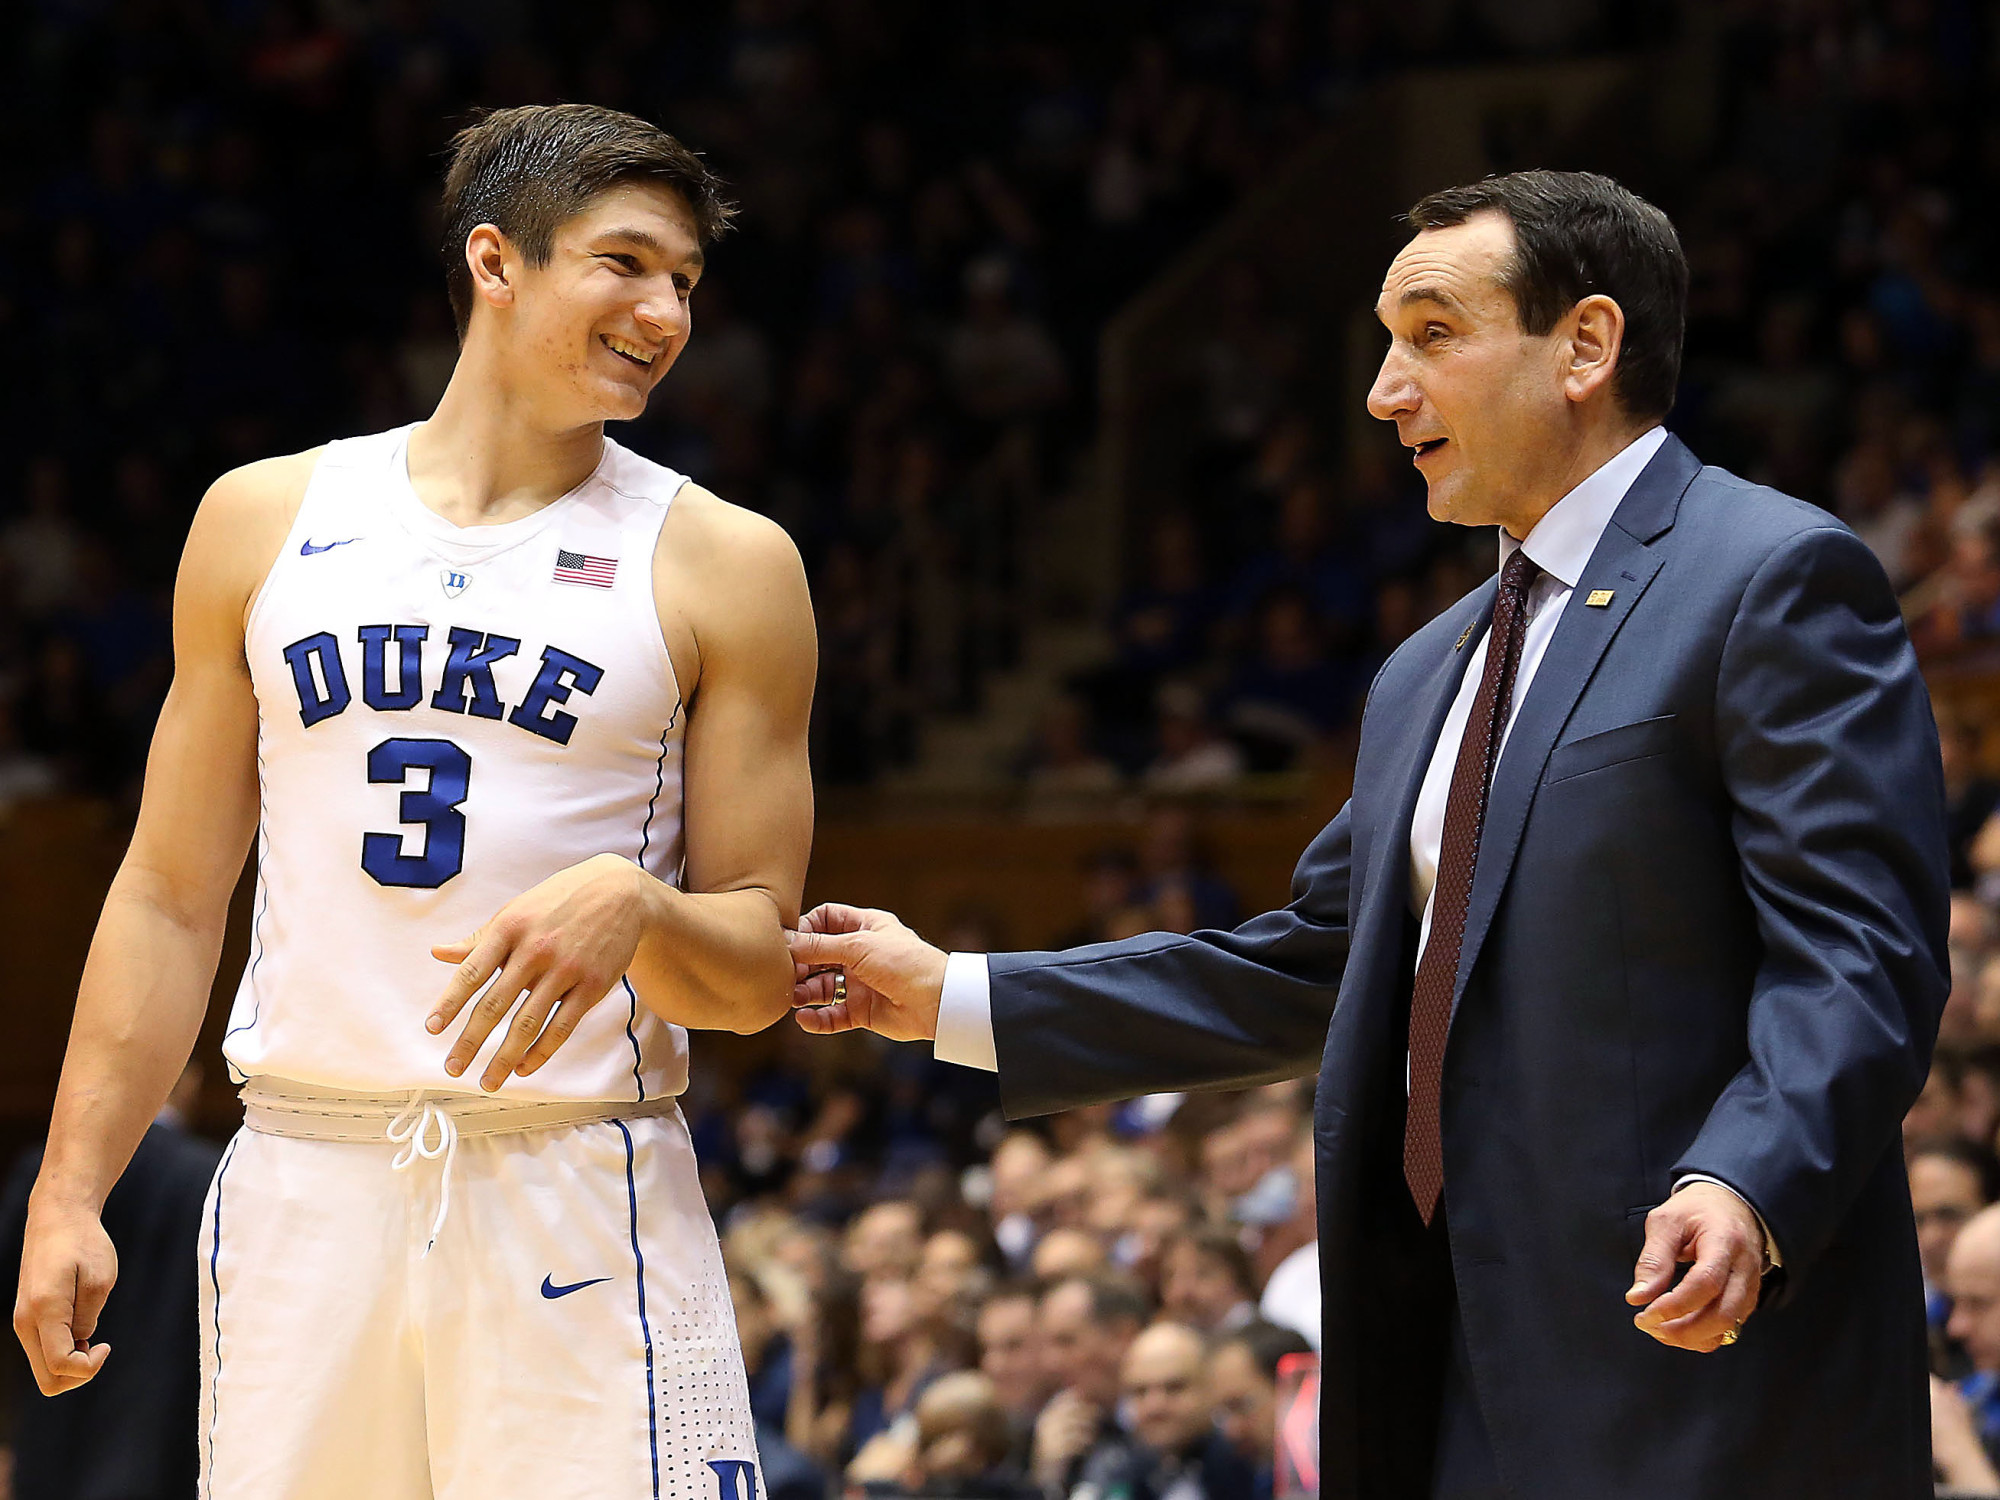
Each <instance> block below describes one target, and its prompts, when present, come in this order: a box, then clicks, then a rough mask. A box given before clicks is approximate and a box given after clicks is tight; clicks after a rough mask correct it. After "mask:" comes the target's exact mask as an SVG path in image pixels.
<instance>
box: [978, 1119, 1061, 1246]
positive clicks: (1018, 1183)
mask: <svg viewBox="0 0 2000 1500" xmlns="http://www.w3.org/2000/svg"><path fill="white" fill-rule="evenodd" d="M1048 1165H1049V1148H1048V1145H1047V1144H1046V1143H1045V1142H1044V1141H1043V1140H1042V1138H1041V1137H1040V1136H1038V1135H1036V1134H1035V1133H1034V1132H1032V1131H1027V1130H1015V1131H1010V1132H1009V1133H1008V1134H1007V1135H1006V1136H1005V1137H1004V1138H1003V1139H1002V1140H1001V1142H1000V1144H999V1145H998V1146H996V1147H994V1148H993V1163H992V1168H991V1171H992V1183H993V1186H992V1191H991V1194H990V1196H989V1198H988V1200H987V1205H986V1212H987V1217H988V1219H989V1221H990V1222H991V1224H992V1228H993V1241H994V1243H995V1244H997V1245H998V1246H999V1247H1000V1253H1001V1254H1002V1255H1004V1256H1005V1257H1006V1258H1007V1264H1008V1265H1010V1266H1012V1267H1013V1268H1014V1269H1016V1270H1021V1269H1024V1268H1025V1267H1026V1266H1027V1264H1028V1257H1029V1256H1030V1255H1032V1254H1033V1253H1034V1249H1035V1241H1036V1239H1037V1238H1039V1237H1040V1230H1039V1229H1038V1228H1037V1226H1036V1223H1035V1215H1036V1214H1037V1213H1038V1212H1039V1211H1040V1209H1041V1204H1042V1191H1043V1174H1044V1173H1045V1172H1046V1171H1047V1170H1048Z"/></svg>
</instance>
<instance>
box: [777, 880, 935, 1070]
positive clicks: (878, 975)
mask: <svg viewBox="0 0 2000 1500" xmlns="http://www.w3.org/2000/svg"><path fill="white" fill-rule="evenodd" d="M785 937H786V941H787V942H788V943H789V944H790V945H791V949H792V969H793V974H794V982H793V985H792V1005H793V1006H794V1007H795V1009H794V1011H793V1014H795V1015H796V1016H797V1017H798V1018H799V1025H801V1026H803V1027H804V1028H805V1029H806V1030H807V1031H810V1032H812V1033H813V1034H814V1035H815V1036H832V1035H833V1034H834V1033H835V1032H840V1031H853V1030H854V1029H855V1028H856V1027H863V1028H866V1029H867V1030H869V1031H873V1032H877V1033H879V1034H880V1035H882V1036H886V1037H887V1038H889V1040H890V1041H892V1042H916V1041H926V1042H927V1041H932V1040H934V1039H935V1038H936V1037H937V1018H938V1001H939V1000H940V999H941V998H942V997H943V995H944V966H945V956H944V954H943V952H942V951H940V950H939V949H936V948H933V947H932V946H931V945H930V944H929V943H927V942H925V941H924V940H923V939H922V938H920V937H918V936H917V935H916V934H915V933H914V932H912V931H910V929H909V928H907V927H905V926H904V925H903V924H902V923H901V922H900V921H898V920H897V919H896V916H895V914H894V913H893V912H886V911H872V910H870V909H868V908H866V907H860V906H836V905H833V904H831V903H829V904H828V905H825V906H816V907H814V908H813V909H812V910H811V911H809V912H807V913H806V914H805V916H804V917H803V918H801V919H800V921H799V930H798V931H797V932H792V933H787V934H786V935H785ZM843 976H844V979H843ZM843 985H844V995H843V993H842V988H841V987H842V986H843Z"/></svg>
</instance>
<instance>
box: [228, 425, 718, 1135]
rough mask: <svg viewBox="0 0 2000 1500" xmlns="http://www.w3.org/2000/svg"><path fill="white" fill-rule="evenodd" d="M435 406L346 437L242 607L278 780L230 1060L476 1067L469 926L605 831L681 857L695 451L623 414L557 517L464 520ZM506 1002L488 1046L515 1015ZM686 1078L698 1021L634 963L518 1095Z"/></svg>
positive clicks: (681, 1083) (669, 1085) (288, 1066)
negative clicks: (437, 1021)
mask: <svg viewBox="0 0 2000 1500" xmlns="http://www.w3.org/2000/svg"><path fill="white" fill-rule="evenodd" d="M409 435H410V429H409V428H403V429H401V430H398V431H395V432H386V433H381V434H378V435H376V436H373V437H364V438H353V439H348V440H345V441H341V442H335V443H331V444H329V445H328V446H327V448H326V450H325V452H324V454H323V455H322V456H321V458H320V460H319V464H318V466H317V468H316V469H315V470H314V472H313V476H312V479H311V482H310V483H309V485H308V486H307V489H306V495H305V500H304V502H303V503H302V504H301V505H300V507H299V513H298V519H297V520H296V521H294V522H293V524H292V529H291V534H290V535H289V536H287V537H286V538H285V545H284V548H283V550H281V551H280V552H279V554H278V560H277V561H276V562H275V563H274V564H272V567H271V571H270V574H269V576H267V577H266V578H265V580H264V584H263V587H262V588H261V589H260V590H259V592H258V595H257V598H256V601H255V603H254V604H253V605H252V606H251V610H250V614H249V617H248V625H247V628H246V634H245V648H246V652H247V655H248V659H249V665H250V677H251V682H252V684H253V685H254V687H255V689H256V694H257V770H258V782H259V791H260V795H261V799H262V815H261V820H260V825H259V829H258V846H257V892H256V905H255V908H254V911H253V919H252V929H251V945H250V959H249V962H248V964H247V965H246V966H245V969H244V972H243V981H242V984H241V986H240V987H239V989H238V991H237V995H236V1002H235V1007H234V1009H233V1011H232V1013H231V1015H230V1024H229V1034H228V1037H227V1038H226V1040H225V1041H224V1043H223V1053H224V1055H225V1056H226V1057H227V1058H228V1059H229V1063H230V1067H231V1069H232V1071H233V1072H235V1073H236V1074H238V1075H241V1076H243V1077H250V1076H255V1075H260V1074H261V1075H266V1076H271V1077H277V1078H285V1079H292V1080H295V1081H298V1082H301V1083H307V1084H316V1085H320V1086H323V1087H326V1088H331V1089H340V1090H345V1091H351V1092H357V1093H360V1092H366V1093H377V1092H380V1093H387V1092H394V1091H401V1090H406V1089H408V1090H415V1089H431V1090H437V1091H452V1090H456V1091H462V1092H476V1091H477V1083H476V1081H475V1080H476V1079H477V1077H478V1074H479V1070H480V1068H481V1066H482V1063H481V1062H475V1063H474V1064H473V1065H472V1067H471V1068H470V1069H468V1070H467V1072H466V1073H465V1074H464V1075H462V1077H461V1078H459V1079H454V1078H452V1077H451V1076H450V1075H449V1074H447V1073H446V1072H445V1071H444V1057H445V1054H446V1052H448V1051H449V1050H450V1047H451V1044H452V1042H453V1040H454V1039H455V1037H456V1035H457V1033H458V1032H459V1030H460V1028H461V1026H462V1025H463V1020H462V1018H461V1020H460V1021H457V1022H454V1023H453V1024H452V1025H451V1026H448V1027H447V1028H446V1029H445V1032H444V1034H443V1035H442V1036H432V1035H431V1034H430V1033H429V1032H427V1031H426V1030H425V1029H424V1020H425V1018H426V1017H427V1016H428V1015H429V1014H430V1009H431V1007H432V1005H433V1004H434V1003H435V1002H436V1000H437V997H438V995H439V993H440V992H441V991H442V990H443V989H444V987H445V984H446V983H447V982H448V981H449V980H450V978H451V975H452V966H451V965H450V964H446V963H441V962H439V961H438V960H437V959H435V958H433V957H432V956H431V953H430V949H431V945H432V944H434V943H440V942H449V941H452V940H454V939H457V938H461V937H465V936H468V935H470V934H471V933H472V932H473V931H474V930H475V929H476V928H478V927H479V926H480V925H481V924H482V923H484V922H485V921H487V920H488V919H489V918H490V917H492V916H493V914H494V913H495V912H497V911H498V910H499V909H500V908H501V907H502V906H504V905H506V903H507V902H509V901H510V900H512V899H513V898H514V897H516V896H518V895H520V894H521V893H522V892H523V891H526V890H528V889H529V888H530V887H531V886H534V885H535V884H537V883H538V882H540V881H542V880H544V879H546V878H547V877H549V876H551V875H553V874H555V873H556V872H557V871H559V870H563V869H566V868H568V867H569V866H571V865H574V864H577V863H579V862H581V861H583V860H585V859H588V858H590V857H591V856H593V855H597V854H617V855H622V856H624V857H626V858H628V859H632V860H635V861H637V862H638V863H639V864H640V865H641V866H642V867H644V868H645V869H646V870H648V871H649V872H651V873H652V874H654V875H656V876H658V877H659V878H660V879H662V880H665V881H669V882H673V883H676V884H677V883H678V882H679V879H680V872H681V853H682V846H681V835H682V821H681V751H682V744H683V735H684V731H685V715H684V713H683V706H682V703H681V698H680V690H679V686H678V684H677V682H676V681H675V677H674V669H673V663H672V661H671V659H670V658H669V657H668V655H667V649H666V643H665V641H664V639H663V637H662V635H661V630H660V619H659V613H658V609H657V607H656V605H655V603H654V596H653V554H654V549H655V545H656V543H657V541H658V538H659V535H660V527H661V526H662V524H663V523H664V522H665V520H666V516H667V509H668V507H669V506H670V505H671V504H672V502H673V498H674V495H675V493H676V492H677V491H678V490H679V489H680V487H681V485H682V484H683V483H685V480H684V479H683V477H682V476H681V475H679V474H676V473H674V472H673V471H671V470H669V469H664V468H662V467H660V466H659V465H658V464H655V463H652V462H650V461H648V460H646V459H644V458H641V457H639V456H638V455H637V454H635V453H632V452H629V451H628V450H626V449H624V448H621V447H619V446H618V444H616V443H614V442H612V441H610V440H609V439H608V438H607V439H606V440H605V444H604V457H603V459H602V461H601V462H600V463H599V464H598V466H597V469H596V471H595V472H594V473H592V474H591V476H590V477H589V478H588V479H586V480H585V481H584V482H583V483H582V484H581V485H579V486H578V487H577V488H576V489H575V490H572V491H571V492H570V493H569V494H567V495H565V496H563V497H562V498H561V499H560V500H557V501H556V502H555V503H553V504H551V505H548V506H546V507H544V508H543V509H542V510H540V511H537V512H536V513H535V514H534V515H532V516H525V517H523V518H521V519H519V520H514V521H508V522H505V523H503V524H500V525H495V526H475V527H460V526H454V525H452V524H451V523H450V522H449V521H446V520H445V519H444V518H443V517H441V516H439V515H437V514H436V513H435V512H433V511H431V510H429V509H427V508H426V507H425V506H424V504H423V502H422V501H420V500H419V499H418V498H417V495H416V492H415V490H413V489H412V488H411V486H410V480H409V467H408V463H407V460H406V454H407V449H408V443H409ZM505 1031H506V1025H505V1024H504V1023H503V1024H502V1025H501V1026H500V1027H498V1028H496V1030H495V1032H494V1035H493V1037H492V1038H490V1039H489V1041H488V1043H487V1046H486V1048H485V1049H483V1051H482V1058H483V1057H485V1056H490V1055H491V1053H492V1051H493V1049H494V1048H496V1047H498V1045H499V1038H500V1037H501V1036H502V1035H503V1034H504V1033H505ZM686 1087H687V1034H686V1032H684V1031H683V1030H682V1029H681V1028H680V1027H678V1026H674V1025H670V1024H668V1023H667V1022H664V1021H662V1020H660V1019H659V1018H658V1017H657V1016H655V1015H653V1014H652V1013H651V1012H650V1011H648V1010H647V1009H646V1008H645V1007H644V1006H642V1005H640V1004H639V1003H638V999H637V997H636V996H635V995H634V994H633V992H632V988H631V986H630V984H629V983H626V982H623V981H621V982H620V983H619V985H618V986H617V987H615V988H614V989H613V990H612V991H611V992H610V993H609V994H608V995H606V996H605V997H604V999H602V1000H601V1001H599V1002H598V1004H597V1005H595V1006H594V1007H593V1008H592V1009H591V1010H590V1012H589V1013H588V1015H586V1016H585V1017H584V1020H583V1022H582V1024H581V1025H580V1026H579V1027H578V1028H577V1030H576V1031H575V1033H574V1034H573V1035H572V1036H571V1037H570V1039H569V1040H568V1042H566V1043H565V1044H564V1045H563V1046H562V1047H561V1048H560V1049H559V1050H558V1051H557V1052H556V1054H555V1055H554V1056H553V1057H552V1058H550V1059H549V1061H548V1062H546V1063H544V1064H543V1065H542V1067H541V1068H540V1069H539V1070H538V1071H537V1072H535V1073H534V1074H532V1075H531V1076H529V1077H527V1078H512V1079H510V1080H509V1081H508V1082H507V1083H506V1085H505V1086H504V1087H503V1089H502V1096H503V1097H509V1098H514V1099H520V1100H590V1101H598V1100H612V1101H616V1100H627V1099H630V1100H647V1099H657V1098H660V1097H661V1096H663V1095H668V1094H678V1093H680V1092H681V1091H683V1090H684V1089H685V1088H686Z"/></svg>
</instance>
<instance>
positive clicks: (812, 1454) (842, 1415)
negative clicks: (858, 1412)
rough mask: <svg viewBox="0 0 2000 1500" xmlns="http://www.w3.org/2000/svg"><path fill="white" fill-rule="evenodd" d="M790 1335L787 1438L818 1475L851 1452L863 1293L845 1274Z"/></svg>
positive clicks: (819, 1294) (817, 1297)
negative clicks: (813, 1464) (803, 1455)
mask: <svg viewBox="0 0 2000 1500" xmlns="http://www.w3.org/2000/svg"><path fill="white" fill-rule="evenodd" d="M791 1333H792V1361H793V1364H792V1400H791V1406H790V1408H789V1409H788V1410H787V1411H786V1413H785V1437H786V1439H787V1440H788V1441H789V1442H790V1443H791V1444H792V1446H793V1447H795V1448H797V1449H798V1450H799V1451H800V1452H802V1453H804V1454H805V1455H806V1456H807V1457H808V1458H810V1459H811V1460H812V1461H813V1462H814V1463H816V1464H818V1465H819V1467H820V1469H821V1470H822V1471H832V1470H835V1469H837V1468H838V1467H839V1466H840V1465H841V1464H842V1463H844V1462H845V1461H846V1460H847V1459H848V1458H849V1457H851V1456H852V1454H853V1452H854V1446H853V1443H852V1441H851V1440H850V1436H851V1431H852V1428H853V1425H854V1414H855V1409H856V1405H857V1403H858V1398H859V1395H860V1388H861V1293H860V1287H859V1286H858V1285H857V1284H856V1283H855V1282H854V1281H853V1279H852V1278H851V1277H849V1276H847V1275H846V1273H845V1272H841V1273H838V1274H837V1275H834V1276H831V1277H829V1278H828V1280H827V1281H826V1283H825V1284H824V1285H823V1286H821V1287H820V1288H819V1289H818V1290H817V1291H816V1292H815V1293H814V1295H813V1297H812V1301H811V1305H810V1309H809V1312H808V1315H807V1316H806V1317H804V1318H801V1319H800V1320H799V1321H798V1323H796V1324H795V1325H794V1326H793V1327H792V1330H791Z"/></svg>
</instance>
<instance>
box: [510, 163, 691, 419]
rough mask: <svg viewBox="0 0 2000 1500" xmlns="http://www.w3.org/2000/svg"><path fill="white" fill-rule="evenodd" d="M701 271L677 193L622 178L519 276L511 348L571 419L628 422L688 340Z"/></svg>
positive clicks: (688, 214)
mask: <svg viewBox="0 0 2000 1500" xmlns="http://www.w3.org/2000/svg"><path fill="white" fill-rule="evenodd" d="M701 270H702V253H701V241H700V239H699V238H698V236H697V234H696V231H695V223H694V215H693V214H692V213H691V212H689V210H688V206H687V204H686V203H685V202H684V201H683V200H682V198H681V196H680V194H678V193H676V192H674V191H673V190H672V189H670V188H665V187H660V186H657V185H655V184H652V183H646V182H630V183H621V184H620V185H618V186H616V187H613V188H611V189H609V190H607V191H606V192H604V193H601V194H599V195H598V196H597V197H596V198H594V199H592V200H591V202H590V204H589V205H588V206H587V207H586V208H585V209H584V210H583V212H582V213H580V214H577V215H576V216H575V217H574V218H571V219H569V220H567V221H565V222H564V223H563V224H561V225H560V226H558V228H557V229H556V233H555V244H554V246H553V247H552V249H551V251H550V254H549V260H548V264H547V265H545V266H530V267H522V268H521V270H520V271H519V272H518V273H517V274H518V276H519V284H518V289H517V296H516V300H515V306H514V317H513V319H512V321H513V324H514V327H513V330H512V331H513V335H514V339H515V341H516V343H515V347H516V349H517V350H518V351H519V352H520V353H522V354H524V355H526V356H527V357H528V358H530V359H531V360H533V362H534V363H535V365H536V366H538V367H539V368H540V369H541V370H542V371H543V372H545V375H546V377H547V378H548V379H549V380H550V382H551V385H552V387H553V388H552V389H550V391H549V395H550V396H551V397H552V398H553V399H554V401H555V402H557V403H559V404H561V405H564V406H572V405H573V406H576V407H578V408H580V409H579V410H577V411H576V412H575V413H574V416H575V417H576V419H577V420H579V421H614V422H615V421H627V420H630V419H631V418H633V417H636V416H638V415H639V414H640V413H641V412H643V411H644V410H645V409H646V399H647V397H649V396H650V395H651V394H652V392H653V387H654V386H656V385H658V384H659V382H660V378H661V377H662V376H663V375H665V374H666V373H667V369H668V367H669V366H671V365H672V364H673V362H674V360H675V359H676V358H677V357H678V356H679V354H680V352H681V350H682V348H684V347H685V346H686V344H687V341H688V335H689V333H690V332H691V331H692V327H693V325H692V322H691V318H690V312H689V298H690V296H691V295H692V293H693V291H694V287H695V283H696V282H697V281H698V280H699V279H700V278H701Z"/></svg>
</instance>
